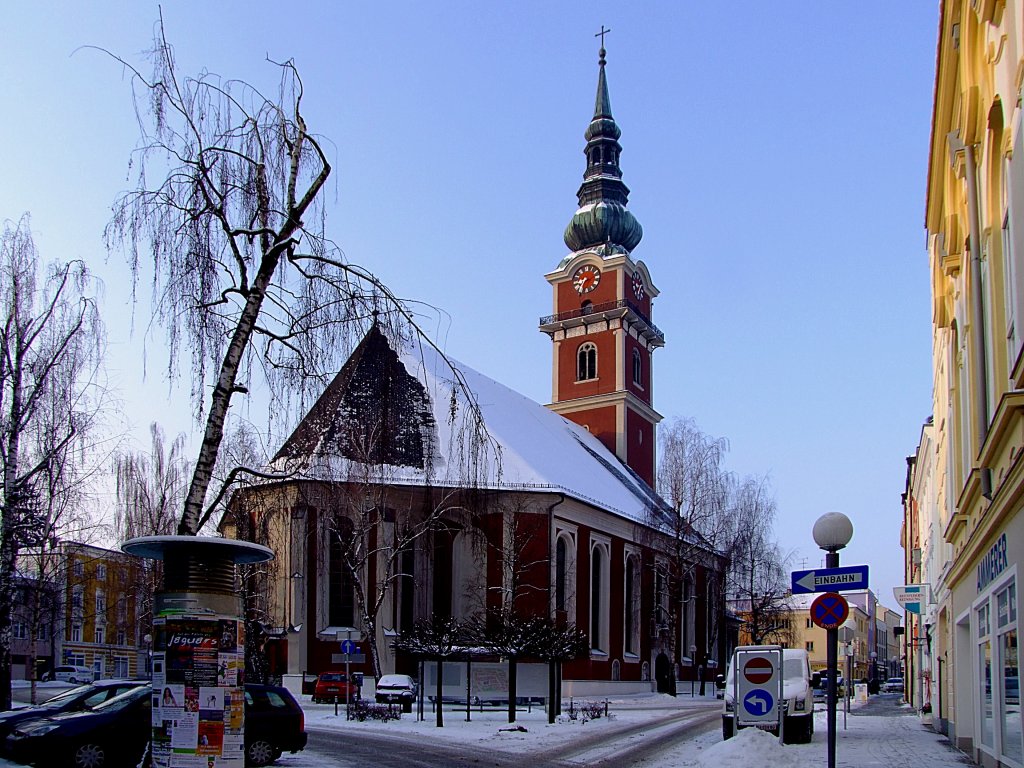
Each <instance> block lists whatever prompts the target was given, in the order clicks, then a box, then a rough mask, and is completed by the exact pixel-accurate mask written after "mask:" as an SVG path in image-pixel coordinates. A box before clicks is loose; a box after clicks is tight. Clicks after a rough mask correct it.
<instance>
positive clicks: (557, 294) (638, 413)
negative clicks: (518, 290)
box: [540, 46, 665, 487]
mask: <svg viewBox="0 0 1024 768" xmlns="http://www.w3.org/2000/svg"><path fill="white" fill-rule="evenodd" d="M605 56H606V52H605V49H604V47H603V46H602V48H601V51H600V55H599V60H598V76H597V99H596V102H595V104H594V117H593V118H592V119H591V121H590V125H589V126H588V127H587V131H586V133H585V134H584V137H585V138H586V140H587V144H586V147H585V149H584V150H583V151H584V154H585V155H586V160H587V165H586V170H585V171H584V173H583V184H581V185H580V188H579V191H578V192H577V193H576V197H577V198H578V200H579V208H578V209H577V210H576V213H575V214H574V215H573V217H572V220H571V221H570V222H569V226H567V227H566V228H565V244H566V245H567V246H568V248H569V250H570V253H569V255H567V256H566V257H565V258H564V259H562V262H561V263H560V264H559V265H558V267H557V268H556V269H555V270H554V271H553V272H550V273H548V274H547V275H545V276H544V277H545V279H546V280H547V281H548V282H549V283H551V287H552V289H553V296H554V314H552V315H550V316H548V317H542V318H541V320H540V330H541V331H543V332H544V333H546V334H548V336H550V337H551V341H552V344H553V347H554V349H553V355H552V361H553V375H552V382H551V385H552V386H551V388H552V394H551V399H552V402H551V404H550V405H549V406H548V407H549V408H551V410H553V411H555V412H556V413H560V414H562V415H563V416H565V417H566V418H567V419H570V420H571V421H574V422H576V423H577V424H580V425H582V426H584V427H586V428H587V429H588V430H589V431H590V432H591V433H593V434H594V435H595V436H596V437H597V438H598V439H599V440H600V441H601V442H602V443H604V444H605V446H606V447H607V448H608V449H609V450H611V451H612V452H613V453H615V455H616V456H618V457H619V459H620V460H621V461H622V462H623V463H625V464H626V465H628V466H629V467H630V468H632V469H633V470H634V471H635V472H636V473H637V474H638V475H640V477H642V478H643V479H644V480H645V481H646V482H647V484H648V485H650V486H652V487H653V486H654V478H655V471H656V469H655V449H656V442H657V440H656V435H655V426H656V425H657V423H658V422H659V421H661V415H660V414H659V413H658V412H657V411H655V410H654V408H653V402H654V401H653V394H654V392H653V390H654V376H653V367H652V362H653V360H652V357H653V352H654V350H655V349H656V348H657V347H661V346H664V344H665V337H664V335H663V334H662V332H661V331H659V330H658V328H657V327H656V326H655V325H654V324H653V323H652V322H651V319H650V318H651V302H652V300H653V299H654V297H655V296H657V295H658V289H657V288H655V287H654V283H653V282H651V275H650V273H649V272H648V270H647V267H646V266H645V265H644V263H643V262H642V261H636V260H634V258H633V249H635V248H636V246H637V245H638V244H639V243H640V238H641V237H642V236H643V230H642V228H641V227H640V223H639V222H638V221H637V220H636V218H634V216H633V214H632V213H630V212H629V211H628V210H627V209H626V203H627V200H628V198H629V189H628V187H626V185H625V184H624V183H623V181H622V170H621V169H620V168H619V154H620V153H621V152H622V146H621V145H620V144H619V137H620V136H621V135H622V132H621V131H620V130H619V127H618V125H617V124H616V123H615V118H613V117H612V108H611V99H610V98H609V95H608V81H607V79H606V76H605Z"/></svg>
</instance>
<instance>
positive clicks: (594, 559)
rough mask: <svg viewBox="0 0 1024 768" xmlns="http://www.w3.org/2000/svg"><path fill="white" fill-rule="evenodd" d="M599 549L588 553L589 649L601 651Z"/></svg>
mask: <svg viewBox="0 0 1024 768" xmlns="http://www.w3.org/2000/svg"><path fill="white" fill-rule="evenodd" d="M603 565H604V564H603V563H602V562H601V549H600V547H594V548H593V550H592V551H591V553H590V647H591V648H593V649H595V650H600V649H601V645H602V643H601V610H602V607H603V606H602V603H603V602H604V600H603V598H604V594H603V590H602V589H601V570H602V567H603Z"/></svg>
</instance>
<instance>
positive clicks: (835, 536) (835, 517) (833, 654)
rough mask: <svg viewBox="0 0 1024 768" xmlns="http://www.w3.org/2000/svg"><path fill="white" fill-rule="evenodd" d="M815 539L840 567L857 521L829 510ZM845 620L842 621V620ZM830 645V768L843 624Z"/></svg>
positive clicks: (830, 632) (831, 634) (831, 633)
mask: <svg viewBox="0 0 1024 768" xmlns="http://www.w3.org/2000/svg"><path fill="white" fill-rule="evenodd" d="M812 534H813V536H814V542H815V543H816V544H817V545H818V546H819V547H821V548H822V549H823V550H825V568H826V569H832V568H839V550H840V549H842V548H843V547H845V546H846V545H847V544H849V543H850V539H851V538H853V523H851V522H850V518H848V517H847V516H846V515H844V514H843V513H842V512H826V513H825V514H824V515H822V516H821V517H819V518H818V519H817V520H816V521H815V522H814V529H813V530H812ZM839 623H841V622H839ZM826 632H827V636H826V639H827V645H828V768H836V692H837V689H838V686H837V681H836V678H837V677H838V670H837V667H838V661H839V627H838V624H836V625H833V626H831V628H829V629H827V630H826Z"/></svg>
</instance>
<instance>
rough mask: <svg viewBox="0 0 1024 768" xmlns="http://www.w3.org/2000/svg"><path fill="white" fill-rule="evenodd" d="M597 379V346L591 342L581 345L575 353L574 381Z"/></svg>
mask: <svg viewBox="0 0 1024 768" xmlns="http://www.w3.org/2000/svg"><path fill="white" fill-rule="evenodd" d="M596 378H597V345H596V344H594V343H593V342H591V341H588V342H586V343H585V344H581V345H580V348H579V350H578V351H577V352H576V380H577V381H588V380H590V379H596Z"/></svg>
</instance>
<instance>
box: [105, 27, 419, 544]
mask: <svg viewBox="0 0 1024 768" xmlns="http://www.w3.org/2000/svg"><path fill="white" fill-rule="evenodd" d="M114 58H115V59H116V60H117V61H119V62H120V63H121V64H122V65H123V66H124V67H125V68H126V69H127V70H128V71H129V72H130V74H131V77H132V83H133V86H134V90H135V103H136V108H137V111H138V112H139V114H140V116H141V117H142V120H140V125H142V126H143V128H142V137H141V140H140V145H139V147H138V149H137V151H136V153H135V157H134V158H133V161H132V165H133V167H134V168H135V169H136V170H137V176H136V181H135V188H134V189H133V190H132V191H130V192H128V193H127V194H125V195H124V196H122V197H121V198H120V199H119V200H118V201H117V203H116V204H115V207H114V217H113V219H112V221H111V223H110V224H109V225H108V228H107V232H106V235H107V241H108V243H109V244H110V245H111V246H114V245H122V246H126V247H127V248H128V253H129V256H130V258H129V261H130V265H131V268H132V271H133V274H134V275H135V278H136V280H138V279H139V277H140V276H141V275H142V263H141V262H142V255H143V253H148V256H149V261H150V262H151V264H152V275H153V282H152V290H153V297H154V303H155V315H156V319H157V320H158V321H159V322H161V323H162V324H163V325H164V327H165V328H166V331H167V336H168V340H169V342H170V344H169V348H170V354H169V358H168V371H169V373H170V374H171V375H172V376H173V375H174V373H175V371H176V367H177V360H178V356H179V353H180V351H181V347H182V345H183V344H184V345H186V346H187V347H188V349H189V350H190V351H191V355H192V374H193V376H192V379H193V384H192V395H193V401H194V404H195V408H196V413H197V417H199V418H200V419H204V420H205V431H204V434H203V439H202V443H201V446H200V450H199V455H198V457H197V460H196V462H195V464H194V469H193V474H192V479H191V482H190V484H189V488H188V492H187V494H186V498H185V501H184V505H183V507H184V509H183V513H182V516H181V520H180V522H179V525H178V532H179V533H181V534H195V533H196V532H198V531H199V529H200V528H202V527H203V525H204V524H205V523H206V522H207V520H209V519H210V517H211V515H212V514H213V513H214V511H215V508H216V505H215V504H210V503H209V501H208V498H207V497H208V494H209V493H211V483H212V480H213V473H214V469H215V466H216V463H217V454H218V451H219V449H220V446H221V443H222V441H223V439H224V430H225V424H226V421H227V418H228V413H229V409H230V407H231V405H232V403H233V402H234V400H235V398H236V397H237V396H240V395H245V394H247V393H248V392H249V389H250V387H252V386H253V384H254V382H255V383H259V382H261V381H262V382H264V383H266V384H267V385H268V386H269V391H270V393H271V396H272V398H273V399H274V403H273V406H272V412H273V413H275V414H286V413H287V412H288V411H289V409H288V405H289V404H290V403H291V402H292V399H293V398H294V399H295V401H296V402H297V404H298V405H299V406H300V407H302V405H303V404H304V402H305V398H306V397H307V396H308V395H310V394H318V393H319V391H320V389H321V388H322V386H323V384H324V382H325V376H326V375H327V374H329V373H333V372H334V371H336V370H337V368H338V363H339V357H340V356H341V355H343V354H345V352H346V350H347V349H348V348H349V347H350V342H351V341H352V340H353V338H354V334H360V333H361V332H362V331H363V329H364V328H365V324H364V323H362V321H364V320H367V319H368V318H369V316H370V314H371V311H373V310H375V309H376V308H378V307H380V308H382V309H384V310H385V311H387V312H391V313H394V314H395V315H397V316H400V317H402V318H403V319H404V320H406V321H408V323H409V324H410V326H414V325H415V324H414V323H413V322H412V315H411V314H409V313H408V312H407V310H405V308H404V307H403V306H402V304H401V303H400V302H399V301H398V300H397V299H396V298H395V296H394V295H393V294H392V293H391V292H390V291H389V290H388V289H387V287H386V286H384V285H383V284H382V283H380V282H379V281H378V280H376V279H375V278H374V277H373V275H372V274H370V273H369V272H368V271H367V270H365V269H362V268H360V267H358V266H356V265H354V264H351V263H349V262H347V261H346V260H345V259H344V258H343V256H342V254H341V252H340V251H339V249H338V248H337V247H336V246H335V245H334V244H333V243H332V242H331V241H330V240H329V239H328V237H327V234H326V229H325V216H324V207H323V196H324V192H325V188H326V185H327V182H328V178H329V177H330V175H331V172H332V168H331V164H330V162H329V161H328V157H327V153H326V152H325V151H324V149H323V144H322V139H321V138H320V137H318V136H317V135H316V134H315V133H313V132H312V131H311V130H310V129H309V128H308V127H307V124H306V121H305V118H304V116H303V112H302V107H303V97H304V92H303V84H302V80H301V78H300V76H299V73H298V70H297V68H296V67H295V65H294V64H293V63H292V62H291V61H286V62H283V63H272V64H273V66H275V67H276V68H277V70H278V71H279V74H280V76H281V79H280V85H279V88H278V91H277V95H276V97H273V98H271V97H267V96H264V95H263V93H262V92H261V91H259V90H258V89H257V88H255V87H253V86H251V85H249V84H246V83H244V82H240V81H237V80H227V79H222V78H220V77H218V76H217V75H215V74H213V73H210V72H205V71H204V72H202V73H201V74H199V75H198V76H195V77H187V76H184V75H182V74H181V73H180V72H179V70H178V67H177V65H176V61H175V56H174V51H173V49H172V47H171V46H170V45H169V44H168V42H167V39H166V37H165V35H164V28H163V22H162V20H161V23H160V24H159V25H158V27H157V35H156V40H155V41H154V47H153V50H152V51H151V52H150V60H151V62H152V65H153V70H152V74H151V75H148V76H147V75H145V74H143V73H142V72H141V71H140V70H139V69H137V68H135V67H134V66H132V65H131V64H129V63H128V62H127V61H125V60H124V59H121V58H118V57H114ZM147 119H148V123H147ZM152 179H158V181H157V182H156V183H153V182H152V181H151V180H152ZM207 393H209V394H207ZM234 477H237V474H236V475H234ZM214 495H215V496H216V498H217V500H218V501H219V499H220V498H221V496H222V494H220V493H219V492H215V494H214Z"/></svg>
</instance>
